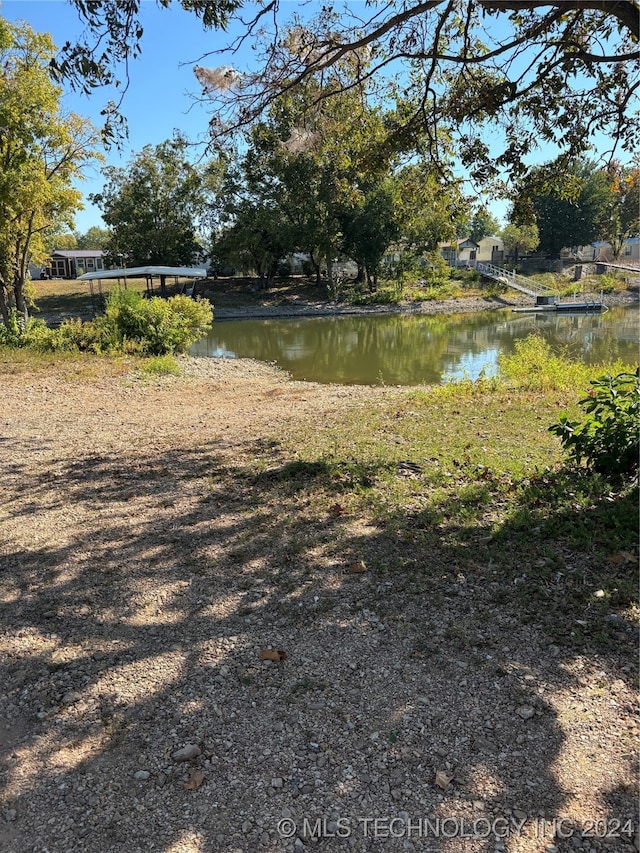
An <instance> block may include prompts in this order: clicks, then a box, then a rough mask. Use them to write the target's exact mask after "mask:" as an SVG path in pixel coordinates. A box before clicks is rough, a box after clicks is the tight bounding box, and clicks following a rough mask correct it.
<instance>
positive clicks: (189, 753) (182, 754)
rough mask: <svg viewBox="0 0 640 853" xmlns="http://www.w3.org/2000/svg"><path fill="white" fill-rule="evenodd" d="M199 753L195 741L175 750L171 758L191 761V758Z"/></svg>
mask: <svg viewBox="0 0 640 853" xmlns="http://www.w3.org/2000/svg"><path fill="white" fill-rule="evenodd" d="M199 755H200V747H199V746H197V745H196V744H195V743H188V744H187V745H186V746H183V747H182V749H178V750H176V751H175V752H174V753H173V755H172V756H171V758H173V760H174V761H191V759H192V758H197V757H198V756H199Z"/></svg>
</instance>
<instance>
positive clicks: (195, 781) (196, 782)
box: [184, 770, 207, 791]
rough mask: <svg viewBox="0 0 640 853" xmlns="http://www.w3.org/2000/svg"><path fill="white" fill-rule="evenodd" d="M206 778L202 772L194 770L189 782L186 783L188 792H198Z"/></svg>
mask: <svg viewBox="0 0 640 853" xmlns="http://www.w3.org/2000/svg"><path fill="white" fill-rule="evenodd" d="M206 778H207V777H206V776H205V775H204V773H203V772H202V770H193V771H192V772H191V775H190V776H189V778H188V779H187V781H186V782H185V783H184V787H185V788H186V790H187V791H197V790H198V789H199V788H201V787H202V784H203V782H204V780H205V779H206Z"/></svg>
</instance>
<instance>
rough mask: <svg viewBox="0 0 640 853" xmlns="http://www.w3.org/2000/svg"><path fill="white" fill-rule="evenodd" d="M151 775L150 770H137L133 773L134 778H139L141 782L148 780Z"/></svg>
mask: <svg viewBox="0 0 640 853" xmlns="http://www.w3.org/2000/svg"><path fill="white" fill-rule="evenodd" d="M149 776H151V773H149V771H148V770H136V772H135V773H134V774H133V778H134V779H137V780H138V781H139V782H146V781H147V779H148V778H149Z"/></svg>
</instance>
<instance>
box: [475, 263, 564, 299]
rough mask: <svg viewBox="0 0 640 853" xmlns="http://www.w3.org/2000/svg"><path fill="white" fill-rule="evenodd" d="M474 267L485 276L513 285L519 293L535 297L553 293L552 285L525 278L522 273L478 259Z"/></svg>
mask: <svg viewBox="0 0 640 853" xmlns="http://www.w3.org/2000/svg"><path fill="white" fill-rule="evenodd" d="M476 269H477V270H478V272H479V273H481V274H482V275H484V276H486V277H487V278H492V279H493V280H494V281H499V282H501V283H502V284H506V285H508V286H509V287H513V288H514V289H515V290H519V291H520V292H521V293H526V294H527V296H533V297H534V298H537V297H538V296H551V295H552V294H553V293H554V289H553V288H552V287H549V286H548V285H546V284H543V283H542V282H541V281H536V280H535V279H534V278H526V277H525V276H523V275H519V274H518V273H517V272H515V271H514V270H507V269H504V268H503V267H497V266H496V265H495V264H489V263H485V262H484V261H478V262H477V263H476Z"/></svg>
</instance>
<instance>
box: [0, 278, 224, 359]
mask: <svg viewBox="0 0 640 853" xmlns="http://www.w3.org/2000/svg"><path fill="white" fill-rule="evenodd" d="M212 320H213V311H212V308H211V305H210V303H209V302H208V301H207V300H200V299H195V300H194V299H190V298H189V297H188V296H174V297H172V298H171V299H160V298H158V297H153V298H152V299H144V298H143V297H142V296H141V295H140V294H139V293H136V292H135V291H133V290H116V291H114V292H113V293H112V294H111V295H110V296H109V298H108V300H107V305H106V310H105V313H104V315H103V316H101V317H97V318H96V319H95V320H93V321H91V322H88V323H83V322H82V321H81V320H65V321H64V323H62V325H61V326H60V327H59V328H57V329H50V328H49V327H48V326H47V325H46V324H45V323H43V322H42V320H29V321H28V322H27V323H26V325H25V324H24V322H22V321H21V320H20V318H18V317H17V315H16V314H15V312H14V313H13V314H12V315H11V317H10V322H9V325H8V326H4V325H0V346H9V347H29V348H30V349H35V350H39V351H41V352H51V351H69V350H71V351H73V350H79V351H82V352H95V353H107V354H117V353H122V352H125V353H129V354H140V355H164V354H167V353H170V354H173V353H179V352H186V350H188V349H189V347H190V346H191V344H192V343H194V342H195V341H197V340H198V339H199V338H201V337H202V335H203V334H204V333H205V332H206V330H207V329H209V328H210V327H211V323H212Z"/></svg>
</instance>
